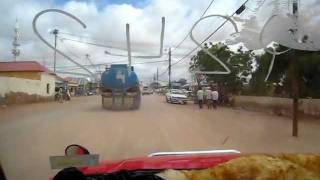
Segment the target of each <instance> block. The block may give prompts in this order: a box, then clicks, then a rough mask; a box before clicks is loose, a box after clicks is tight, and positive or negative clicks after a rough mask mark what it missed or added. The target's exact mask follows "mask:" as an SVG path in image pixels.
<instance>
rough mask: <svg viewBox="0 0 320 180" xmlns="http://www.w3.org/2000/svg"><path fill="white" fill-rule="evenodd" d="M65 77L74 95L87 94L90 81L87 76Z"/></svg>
mask: <svg viewBox="0 0 320 180" xmlns="http://www.w3.org/2000/svg"><path fill="white" fill-rule="evenodd" d="M64 79H65V80H66V81H67V84H68V87H69V91H70V94H71V95H72V96H84V95H86V91H87V89H88V87H87V86H88V83H89V81H88V80H87V79H86V78H77V77H66V78H64Z"/></svg>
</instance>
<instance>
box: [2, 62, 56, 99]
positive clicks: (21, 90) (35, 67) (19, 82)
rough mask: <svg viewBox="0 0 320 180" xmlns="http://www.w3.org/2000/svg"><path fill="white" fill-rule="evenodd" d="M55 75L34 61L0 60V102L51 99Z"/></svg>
mask: <svg viewBox="0 0 320 180" xmlns="http://www.w3.org/2000/svg"><path fill="white" fill-rule="evenodd" d="M55 81H56V75H55V74H54V73H53V72H52V71H50V70H49V69H47V68H46V67H44V66H42V65H41V64H39V63H38V62H36V61H16V62H0V103H2V104H19V103H25V102H37V101H44V100H53V99H54V94H55Z"/></svg>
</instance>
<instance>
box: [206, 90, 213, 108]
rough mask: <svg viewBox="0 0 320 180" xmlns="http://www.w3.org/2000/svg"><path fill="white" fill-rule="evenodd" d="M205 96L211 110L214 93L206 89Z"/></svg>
mask: <svg viewBox="0 0 320 180" xmlns="http://www.w3.org/2000/svg"><path fill="white" fill-rule="evenodd" d="M205 95H206V103H207V106H208V109H211V107H212V91H211V89H210V88H208V89H206V91H205Z"/></svg>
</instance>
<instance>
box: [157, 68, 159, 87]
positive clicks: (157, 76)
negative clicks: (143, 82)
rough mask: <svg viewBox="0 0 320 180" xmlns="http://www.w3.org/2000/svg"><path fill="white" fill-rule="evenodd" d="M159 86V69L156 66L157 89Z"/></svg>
mask: <svg viewBox="0 0 320 180" xmlns="http://www.w3.org/2000/svg"><path fill="white" fill-rule="evenodd" d="M158 88H159V71H158V67H157V89H158Z"/></svg>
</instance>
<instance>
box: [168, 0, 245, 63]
mask: <svg viewBox="0 0 320 180" xmlns="http://www.w3.org/2000/svg"><path fill="white" fill-rule="evenodd" d="M248 1H249V0H246V1H245V2H244V3H243V4H242V5H241V6H243V5H245V4H246V3H247V2H248ZM241 6H240V7H241ZM238 9H239V8H238ZM238 9H237V10H238ZM237 10H236V11H234V13H232V14H231V15H230V17H232V16H234V15H235V14H236V12H237ZM227 22H228V20H225V21H224V22H223V23H222V24H221V25H220V26H219V27H218V28H217V29H216V30H214V31H213V32H212V33H210V34H209V35H208V36H207V37H206V38H205V39H204V40H203V41H202V42H201V43H200V44H203V43H204V42H206V41H207V40H208V39H210V38H211V37H212V36H213V35H214V34H215V33H216V32H217V31H219V30H220V29H221V28H222V27H223V26H224V25H225V24H226V23H227ZM197 49H198V47H195V48H194V49H192V50H191V51H190V52H189V53H187V54H186V55H185V56H184V57H182V58H181V59H180V60H178V61H176V62H174V63H173V64H172V65H171V66H174V65H176V64H178V63H180V62H181V61H183V60H185V59H186V58H187V57H189V55H191V54H192V53H193V52H194V51H195V50H197Z"/></svg>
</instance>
